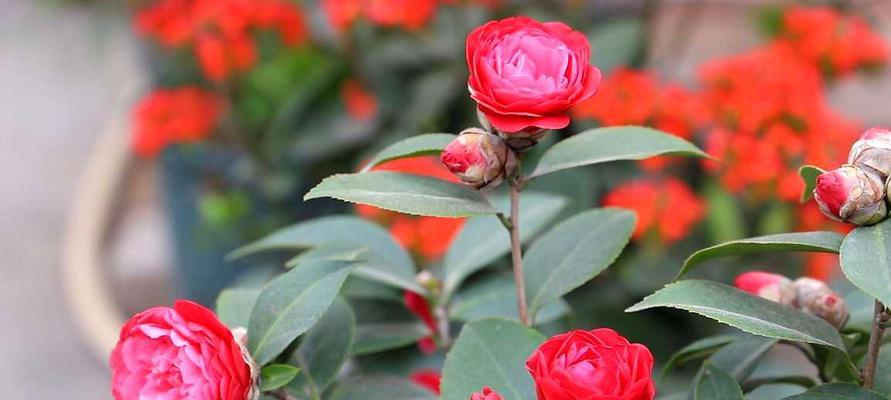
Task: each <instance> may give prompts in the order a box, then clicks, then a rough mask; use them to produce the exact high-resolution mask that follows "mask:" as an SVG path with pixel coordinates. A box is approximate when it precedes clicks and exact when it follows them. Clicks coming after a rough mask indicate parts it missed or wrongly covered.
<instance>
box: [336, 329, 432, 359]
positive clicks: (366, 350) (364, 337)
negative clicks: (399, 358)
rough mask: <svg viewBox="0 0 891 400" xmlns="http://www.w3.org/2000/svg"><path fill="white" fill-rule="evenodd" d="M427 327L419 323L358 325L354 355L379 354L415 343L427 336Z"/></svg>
mask: <svg viewBox="0 0 891 400" xmlns="http://www.w3.org/2000/svg"><path fill="white" fill-rule="evenodd" d="M429 334H430V332H429V331H428V330H427V327H426V326H424V324H422V323H420V322H383V323H377V324H372V323H365V324H359V326H358V327H357V328H356V343H355V344H353V349H352V351H351V352H352V353H353V354H355V355H364V354H373V353H380V352H382V351H387V350H392V349H398V348H400V347H405V346H408V345H410V344H413V343H416V342H417V341H418V340H420V339H421V338H422V337H424V336H427V335H429Z"/></svg>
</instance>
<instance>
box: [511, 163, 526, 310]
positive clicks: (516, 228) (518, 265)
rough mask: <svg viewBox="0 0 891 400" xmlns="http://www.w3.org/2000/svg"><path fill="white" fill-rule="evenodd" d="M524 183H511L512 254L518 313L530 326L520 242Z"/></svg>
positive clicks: (517, 180) (520, 181)
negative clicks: (521, 200)
mask: <svg viewBox="0 0 891 400" xmlns="http://www.w3.org/2000/svg"><path fill="white" fill-rule="evenodd" d="M522 186H523V181H522V179H521V178H519V177H517V178H516V179H512V180H511V181H510V222H511V224H510V253H511V260H512V261H513V267H514V284H515V285H516V289H517V311H519V314H520V322H522V323H523V325H526V326H529V325H530V323H529V312H528V310H527V309H526V284H525V282H524V281H523V247H522V243H521V242H520V191H521V190H522V189H523V188H522Z"/></svg>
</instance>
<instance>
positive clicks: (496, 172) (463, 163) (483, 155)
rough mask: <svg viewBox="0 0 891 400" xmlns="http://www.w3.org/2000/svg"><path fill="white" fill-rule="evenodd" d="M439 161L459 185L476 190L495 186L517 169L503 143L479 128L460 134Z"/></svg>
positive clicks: (515, 161) (513, 158)
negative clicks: (458, 181)
mask: <svg viewBox="0 0 891 400" xmlns="http://www.w3.org/2000/svg"><path fill="white" fill-rule="evenodd" d="M440 159H441V160H442V163H443V164H445V166H446V167H447V168H448V169H449V171H451V172H452V173H453V174H455V175H456V176H457V177H458V178H459V179H461V181H462V182H464V183H466V184H468V185H470V186H473V187H475V188H477V189H489V188H493V187H495V186H497V185H498V184H500V183H501V181H502V180H503V179H504V176H505V175H508V174H511V173H513V171H514V170H515V169H516V165H517V160H516V155H515V154H514V152H513V151H512V150H511V149H509V148H508V147H507V144H506V143H505V142H504V140H503V139H501V138H499V137H498V136H495V135H492V134H490V133H488V132H486V131H484V130H482V129H479V128H470V129H466V130H465V131H464V132H461V134H460V135H458V137H456V138H455V140H453V141H452V143H449V145H448V146H446V147H445V149H443V151H442V154H441V155H440Z"/></svg>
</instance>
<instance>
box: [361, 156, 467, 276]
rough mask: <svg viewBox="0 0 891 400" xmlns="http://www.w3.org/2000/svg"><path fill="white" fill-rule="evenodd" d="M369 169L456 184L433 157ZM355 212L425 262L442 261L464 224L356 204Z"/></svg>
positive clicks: (452, 219)
mask: <svg viewBox="0 0 891 400" xmlns="http://www.w3.org/2000/svg"><path fill="white" fill-rule="evenodd" d="M372 170H374V171H393V172H402V173H406V174H413V175H422V176H430V177H434V178H438V179H443V180H446V181H449V182H455V183H458V182H459V181H458V178H456V177H455V176H454V175H453V174H452V173H451V172H449V170H448V169H447V168H446V167H445V166H444V165H442V163H441V162H440V161H439V158H437V157H436V156H427V157H414V158H404V159H399V160H393V161H390V162H386V163H383V164H381V165H378V166H376V167H374V168H372ZM355 209H356V213H358V214H359V215H361V216H362V217H365V218H368V219H372V220H375V221H377V222H379V223H381V224H382V225H384V226H386V227H387V228H389V230H390V234H391V235H392V236H393V238H394V239H395V240H396V241H397V242H399V244H401V245H402V246H403V247H405V248H406V249H408V250H409V251H411V252H412V253H414V254H415V255H416V256H419V257H421V258H422V259H423V260H424V261H426V262H433V261H437V260H439V259H440V258H442V256H443V255H444V254H445V252H446V250H448V248H449V245H451V243H452V239H454V237H455V235H456V234H457V233H458V231H459V230H460V229H461V227H462V226H463V225H464V220H463V219H460V218H438V217H419V216H414V215H407V214H400V213H396V212H392V211H387V210H381V209H379V208H375V207H372V206H367V205H356V207H355Z"/></svg>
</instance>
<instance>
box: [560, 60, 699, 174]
mask: <svg viewBox="0 0 891 400" xmlns="http://www.w3.org/2000/svg"><path fill="white" fill-rule="evenodd" d="M573 114H574V116H575V117H577V118H591V119H594V120H597V122H599V123H600V124H601V125H603V126H616V125H643V126H650V127H653V128H656V129H660V130H663V131H665V132H668V133H671V134H674V135H676V136H679V137H681V138H684V139H687V140H691V139H692V138H693V133H694V131H695V130H696V128H697V127H698V126H700V125H701V124H702V123H703V122H704V115H703V110H702V109H701V106H700V103H699V100H698V98H697V97H696V96H695V95H694V94H693V93H690V92H689V91H687V90H686V89H684V88H683V87H681V86H679V85H673V84H669V85H661V84H660V83H659V82H657V80H656V78H655V77H654V76H653V74H651V73H649V72H646V71H635V70H631V69H627V68H619V69H617V70H615V71H613V72H612V73H611V74H610V75H609V76H608V77H606V78H605V79H604V80H603V82H602V83H601V84H600V88H599V89H598V92H597V95H595V96H593V97H591V98H590V99H588V100H587V101H585V102H583V103H581V104H579V105H578V106H576V107H575V108H574V109H573ZM668 160H669V159H668V158H666V157H656V158H650V159H646V160H643V161H641V165H642V166H643V167H644V168H645V169H648V170H656V169H660V168H662V167H664V166H665V165H666V164H667V163H668Z"/></svg>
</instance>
